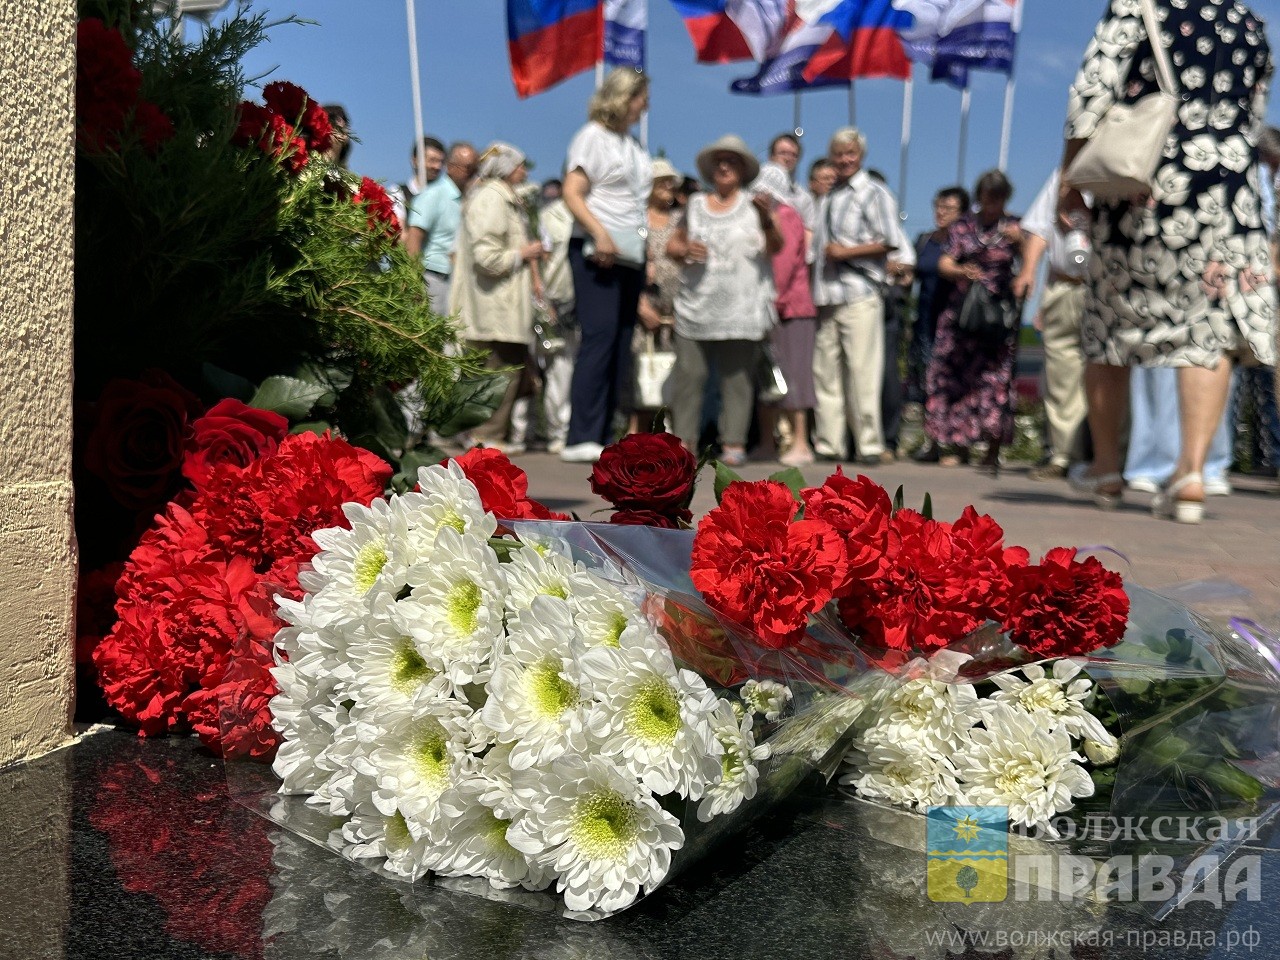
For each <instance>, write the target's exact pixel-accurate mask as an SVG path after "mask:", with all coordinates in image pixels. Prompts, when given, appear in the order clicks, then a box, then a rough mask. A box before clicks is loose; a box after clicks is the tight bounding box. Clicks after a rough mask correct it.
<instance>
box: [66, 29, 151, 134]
mask: <svg viewBox="0 0 1280 960" xmlns="http://www.w3.org/2000/svg"><path fill="white" fill-rule="evenodd" d="M141 89H142V74H141V73H140V72H138V68H137V67H135V66H134V65H133V52H132V51H131V50H130V49H129V45H128V44H127V43H126V42H125V39H124V36H123V34H121V33H120V31H119V30H116V29H114V28H112V27H108V26H107V25H106V24H105V23H104V22H103V21H101V20H99V19H98V18H97V17H89V18H87V19H84V20H81V21H80V22H79V24H77V25H76V119H77V121H78V126H79V129H78V131H77V140H78V141H79V143H80V145H81V147H83V148H85V149H87V150H93V151H101V150H114V149H116V148H117V147H118V146H119V144H120V133H121V131H123V130H124V127H125V123H126V121H127V120H128V117H129V115H130V114H131V113H132V112H133V110H134V107H135V106H136V105H137V102H138V91H139V90H141Z"/></svg>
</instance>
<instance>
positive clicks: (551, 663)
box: [525, 657, 578, 717]
mask: <svg viewBox="0 0 1280 960" xmlns="http://www.w3.org/2000/svg"><path fill="white" fill-rule="evenodd" d="M525 684H526V687H527V690H528V696H529V701H530V702H531V703H532V704H533V709H534V710H536V711H537V712H538V713H539V714H541V715H542V716H544V717H558V716H560V714H562V713H564V712H565V711H566V710H568V709H569V708H570V707H572V706H574V705H575V704H576V703H577V702H578V688H577V687H575V686H574V685H573V684H572V683H570V682H569V681H568V680H566V679H565V678H564V677H562V676H560V661H559V660H558V659H557V658H556V657H544V658H543V659H541V660H539V661H538V662H537V663H536V664H534V665H533V666H532V667H530V668H529V670H528V671H527V672H526V674H525Z"/></svg>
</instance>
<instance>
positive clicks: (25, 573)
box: [0, 0, 75, 765]
mask: <svg viewBox="0 0 1280 960" xmlns="http://www.w3.org/2000/svg"><path fill="white" fill-rule="evenodd" d="M74 14H75V4H74V2H73V0H0V131H2V132H0V138H3V145H2V146H0V691H3V695H2V696H0V765H4V764H6V763H9V762H12V761H14V760H18V759H22V758H24V757H30V756H34V755H36V754H40V753H43V752H45V751H47V750H50V749H52V748H53V747H56V746H58V745H59V744H61V743H63V742H65V741H66V739H67V737H68V735H69V732H70V719H71V709H72V696H73V694H72V691H73V659H74V656H73V650H74V646H73V641H72V629H73V603H74V583H75V539H74V532H73V530H72V525H71V497H72V492H71V346H72V344H71V339H72V313H71V311H72V296H73V289H72V262H73V256H74V252H73V247H72V190H73V188H74V183H75V162H74V161H75V158H74V151H73V144H74V136H75V130H74V100H75V16H74Z"/></svg>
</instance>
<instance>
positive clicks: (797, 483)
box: [769, 467, 805, 520]
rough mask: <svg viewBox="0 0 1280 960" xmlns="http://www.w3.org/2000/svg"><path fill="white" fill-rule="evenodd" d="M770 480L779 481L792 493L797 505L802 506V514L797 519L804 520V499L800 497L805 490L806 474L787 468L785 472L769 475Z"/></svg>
mask: <svg viewBox="0 0 1280 960" xmlns="http://www.w3.org/2000/svg"><path fill="white" fill-rule="evenodd" d="M769 479H770V480H774V481H777V482H778V483H780V484H782V485H783V486H784V487H786V488H787V489H788V490H790V491H791V496H793V497H795V500H796V503H798V504H800V512H799V513H798V514H796V519H797V520H803V519H804V497H802V496H800V491H801V490H803V489H804V484H805V479H804V474H803V473H801V472H800V471H799V470H798V469H797V468H796V467H787V468H786V469H785V470H779V471H778V472H777V473H771V474H769Z"/></svg>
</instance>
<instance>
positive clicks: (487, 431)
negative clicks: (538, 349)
mask: <svg viewBox="0 0 1280 960" xmlns="http://www.w3.org/2000/svg"><path fill="white" fill-rule="evenodd" d="M467 346H468V347H470V348H471V349H472V350H479V351H480V352H482V353H487V354H489V359H488V361H487V362H486V363H485V368H486V369H489V370H501V369H503V368H504V367H505V368H509V367H516V368H518V370H517V372H515V373H512V374H511V375H510V377H509V379H508V380H507V389H506V390H505V391H504V392H503V394H502V400H501V401H500V402H499V403H498V408H497V409H496V410H494V411H493V416H491V417H490V418H489V419H488V420H486V421H485V422H484V423H482V424H480V426H478V427H476V428H475V429H474V430H472V431H471V439H472V440H474V441H475V442H476V443H502V442H503V441H505V440H506V439H507V433H508V432H509V431H510V429H511V410H512V408H514V407H515V404H516V400H517V399H519V398H520V397H523V396H528V395H529V393H530V392H531V390H530V388H531V386H532V383H531V379H532V378H531V374H530V364H529V345H528V344H527V343H503V342H501V341H498V340H468V341H467Z"/></svg>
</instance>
